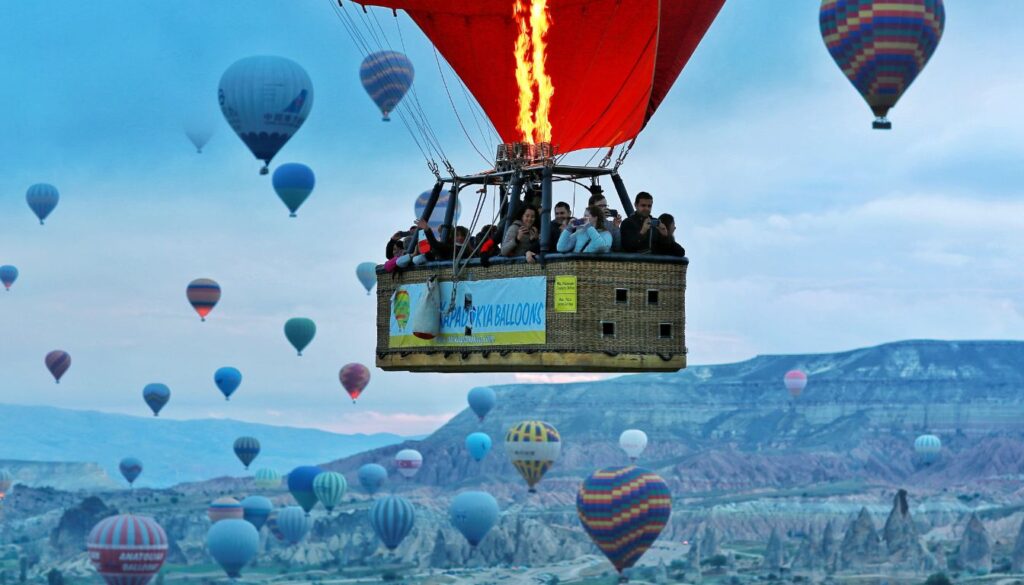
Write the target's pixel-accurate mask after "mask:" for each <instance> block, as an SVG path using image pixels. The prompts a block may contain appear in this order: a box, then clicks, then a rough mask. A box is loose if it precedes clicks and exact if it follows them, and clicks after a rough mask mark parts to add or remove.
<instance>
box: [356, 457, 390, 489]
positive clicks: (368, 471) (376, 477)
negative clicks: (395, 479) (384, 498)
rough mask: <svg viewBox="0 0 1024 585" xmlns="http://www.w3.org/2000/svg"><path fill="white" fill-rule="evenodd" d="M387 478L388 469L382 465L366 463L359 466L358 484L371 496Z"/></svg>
mask: <svg viewBox="0 0 1024 585" xmlns="http://www.w3.org/2000/svg"><path fill="white" fill-rule="evenodd" d="M387 479H388V470H387V469H384V466H383V465H377V464H376V463H367V464H366V465H363V466H362V467H360V468H359V484H360V485H362V486H363V489H364V490H366V493H368V494H370V495H371V496H372V495H373V494H375V493H377V491H378V490H379V489H380V488H381V486H383V485H384V482H385V481H387Z"/></svg>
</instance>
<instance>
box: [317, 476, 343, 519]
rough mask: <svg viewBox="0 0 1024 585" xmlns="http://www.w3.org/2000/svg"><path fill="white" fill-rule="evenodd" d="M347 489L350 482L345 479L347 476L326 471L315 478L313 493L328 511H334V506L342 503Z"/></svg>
mask: <svg viewBox="0 0 1024 585" xmlns="http://www.w3.org/2000/svg"><path fill="white" fill-rule="evenodd" d="M346 490H348V482H347V481H345V476H344V475H342V474H340V473H337V472H335V471H324V472H323V473H319V474H317V476H316V477H315V478H313V493H315V494H316V499H318V500H320V503H321V504H323V505H324V508H326V509H327V511H328V512H331V511H333V510H334V507H335V506H337V505H338V504H340V503H341V498H343V497H345V491H346Z"/></svg>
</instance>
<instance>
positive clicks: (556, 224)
mask: <svg viewBox="0 0 1024 585" xmlns="http://www.w3.org/2000/svg"><path fill="white" fill-rule="evenodd" d="M571 219H572V208H571V207H569V204H568V203H566V202H565V201H559V202H558V203H556V204H555V219H553V220H551V237H553V238H557V237H558V234H560V233H562V230H564V229H565V228H566V227H567V226H568V225H569V221H570V220H571Z"/></svg>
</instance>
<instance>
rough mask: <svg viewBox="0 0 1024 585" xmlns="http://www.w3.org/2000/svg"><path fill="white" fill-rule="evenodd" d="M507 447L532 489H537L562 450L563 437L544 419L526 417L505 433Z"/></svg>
mask: <svg viewBox="0 0 1024 585" xmlns="http://www.w3.org/2000/svg"><path fill="white" fill-rule="evenodd" d="M505 450H506V451H507V452H508V457H509V459H510V460H511V461H512V465H514V466H515V468H516V470H517V471H519V475H521V476H523V479H525V480H526V484H527V485H528V486H530V493H535V492H536V491H537V490H536V488H535V486H536V485H537V484H538V483H539V482H540V480H541V479H542V478H543V477H544V474H545V473H547V472H548V470H549V469H551V466H552V465H554V464H555V461H556V460H557V459H558V456H559V454H561V452H562V437H561V435H559V434H558V429H556V428H555V427H553V426H551V425H550V424H548V423H546V422H544V421H539V420H526V421H523V422H521V423H519V424H517V425H515V426H514V427H512V428H511V429H509V430H508V433H506V434H505Z"/></svg>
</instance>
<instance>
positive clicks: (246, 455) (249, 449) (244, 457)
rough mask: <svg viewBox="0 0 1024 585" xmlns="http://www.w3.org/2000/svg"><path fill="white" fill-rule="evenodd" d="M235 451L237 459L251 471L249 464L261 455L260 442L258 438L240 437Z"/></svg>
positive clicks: (236, 441)
mask: <svg viewBox="0 0 1024 585" xmlns="http://www.w3.org/2000/svg"><path fill="white" fill-rule="evenodd" d="M234 450H235V457H238V460H239V461H241V462H242V465H244V466H245V468H246V469H249V464H250V463H252V461H253V459H256V456H257V455H259V454H260V442H259V440H258V439H257V438H256V437H238V438H237V439H235V444H234Z"/></svg>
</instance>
